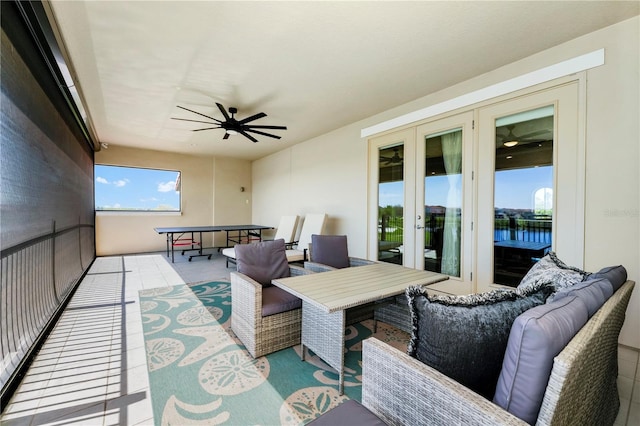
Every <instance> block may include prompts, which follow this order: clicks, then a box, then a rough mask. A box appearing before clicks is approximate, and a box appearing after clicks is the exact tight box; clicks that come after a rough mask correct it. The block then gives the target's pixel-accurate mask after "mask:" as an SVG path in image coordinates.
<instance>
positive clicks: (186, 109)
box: [176, 105, 221, 123]
mask: <svg viewBox="0 0 640 426" xmlns="http://www.w3.org/2000/svg"><path fill="white" fill-rule="evenodd" d="M176 106H177V107H178V108H180V109H184V110H185V111H189V112H192V113H194V114H198V115H201V116H203V117H206V118H208V119H209V120H213V121H217V122H218V123H221V121H220V120H218V119H217V118H213V117H209V116H208V115H204V114H202V113H200V112H198V111H194V110H192V109H189V108H185V107H181V106H180V105H176Z"/></svg>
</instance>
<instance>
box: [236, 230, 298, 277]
mask: <svg viewBox="0 0 640 426" xmlns="http://www.w3.org/2000/svg"><path fill="white" fill-rule="evenodd" d="M235 249H236V265H237V268H238V272H240V273H242V274H244V275H246V276H248V277H250V278H252V279H254V280H255V281H257V282H259V283H260V284H262V285H263V286H271V285H272V284H271V280H273V279H275V278H284V277H288V276H289V275H290V272H289V262H287V255H286V250H285V246H284V240H283V239H279V240H274V241H262V242H259V243H252V244H238V245H236V246H235Z"/></svg>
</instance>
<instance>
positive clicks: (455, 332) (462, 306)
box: [406, 284, 553, 399]
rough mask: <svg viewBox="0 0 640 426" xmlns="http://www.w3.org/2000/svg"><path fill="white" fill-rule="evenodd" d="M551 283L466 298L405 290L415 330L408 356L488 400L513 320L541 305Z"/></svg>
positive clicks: (412, 288)
mask: <svg viewBox="0 0 640 426" xmlns="http://www.w3.org/2000/svg"><path fill="white" fill-rule="evenodd" d="M552 291H553V286H551V285H549V284H539V285H536V286H534V287H527V288H526V289H522V290H515V289H510V290H494V291H490V292H487V293H482V294H472V295H469V296H431V295H429V294H427V290H426V289H425V288H424V287H420V286H416V287H409V288H408V289H407V291H406V293H407V298H408V299H409V308H410V310H411V318H412V323H413V330H412V334H411V340H410V342H409V348H408V351H407V352H408V354H409V355H411V356H413V357H415V358H417V359H418V360H420V361H422V362H424V363H425V364H428V365H430V366H431V367H433V368H435V369H436V370H438V371H440V372H441V373H443V374H446V375H447V376H449V377H451V378H452V379H454V380H456V381H458V382H460V383H462V384H463V385H465V386H467V387H468V388H470V389H472V390H473V391H475V392H477V393H479V394H480V395H483V396H484V397H485V398H487V399H491V398H492V397H493V394H494V392H495V388H496V383H497V381H498V376H499V374H500V369H501V368H502V357H503V355H504V351H505V349H506V347H507V341H508V339H509V331H510V329H511V325H512V324H513V321H514V320H515V319H516V317H517V316H518V315H520V314H521V313H522V312H524V311H526V310H527V309H530V308H532V307H534V306H537V305H540V304H542V303H544V302H545V300H546V299H547V297H548V296H549V295H550V294H551V292H552Z"/></svg>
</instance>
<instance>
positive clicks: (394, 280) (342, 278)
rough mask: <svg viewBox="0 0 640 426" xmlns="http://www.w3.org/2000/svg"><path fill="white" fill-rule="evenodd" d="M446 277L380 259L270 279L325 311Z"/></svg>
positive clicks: (361, 302) (359, 303)
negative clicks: (371, 262) (312, 272)
mask: <svg viewBox="0 0 640 426" xmlns="http://www.w3.org/2000/svg"><path fill="white" fill-rule="evenodd" d="M447 279H449V277H448V276H447V275H443V274H438V273H436V272H430V271H420V270H417V269H412V268H407V267H404V266H400V265H395V264H392V263H384V262H380V263H374V264H371V265H364V266H356V267H351V268H344V269H337V270H335V271H329V272H319V273H315V274H309V275H302V276H297V277H289V278H279V279H275V280H272V283H273V284H274V285H276V286H278V287H280V288H282V289H284V290H286V291H288V292H289V293H291V294H293V295H295V296H297V297H299V298H301V299H302V300H305V301H307V302H309V303H313V304H314V305H316V306H320V307H322V308H324V309H326V310H327V312H335V311H340V310H343V309H347V308H350V307H353V306H358V305H361V304H364V303H367V302H373V301H375V300H379V299H383V298H385V297H389V296H393V295H396V294H400V293H403V292H404V291H405V289H406V288H407V287H409V286H412V285H426V284H433V283H437V282H440V281H444V280H447Z"/></svg>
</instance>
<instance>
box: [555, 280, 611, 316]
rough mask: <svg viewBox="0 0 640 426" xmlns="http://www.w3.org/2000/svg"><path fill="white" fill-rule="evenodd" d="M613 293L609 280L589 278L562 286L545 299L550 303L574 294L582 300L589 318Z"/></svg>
mask: <svg viewBox="0 0 640 426" xmlns="http://www.w3.org/2000/svg"><path fill="white" fill-rule="evenodd" d="M612 294H613V286H612V285H611V283H610V282H609V280H607V279H604V278H596V279H589V280H587V281H583V282H581V283H578V284H575V285H573V286H571V287H566V288H563V289H562V290H560V291H558V292H557V293H555V294H553V295H551V297H549V298H548V299H547V303H552V302H554V301H556V300H560V299H562V298H565V297H569V296H576V297H578V298H580V299H582V301H583V302H584V304H585V305H586V306H587V310H588V312H589V318H591V316H592V315H593V314H595V313H596V312H597V311H598V309H600V307H601V306H602V305H604V302H606V301H607V299H608V298H610V297H611V295H612Z"/></svg>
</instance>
